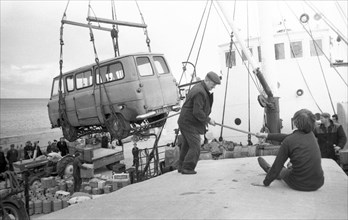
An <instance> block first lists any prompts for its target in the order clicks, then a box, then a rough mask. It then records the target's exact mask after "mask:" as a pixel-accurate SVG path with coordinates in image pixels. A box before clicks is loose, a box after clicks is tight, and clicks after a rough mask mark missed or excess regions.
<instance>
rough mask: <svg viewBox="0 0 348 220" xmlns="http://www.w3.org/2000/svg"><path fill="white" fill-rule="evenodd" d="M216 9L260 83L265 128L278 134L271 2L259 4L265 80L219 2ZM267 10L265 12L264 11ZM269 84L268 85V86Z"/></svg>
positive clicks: (278, 121) (279, 125)
mask: <svg viewBox="0 0 348 220" xmlns="http://www.w3.org/2000/svg"><path fill="white" fill-rule="evenodd" d="M216 3H217V6H218V8H219V9H220V11H221V13H222V15H223V17H224V19H225V20H226V21H227V23H228V25H229V27H230V28H231V30H232V31H233V34H234V36H235V37H236V39H237V43H238V44H239V45H240V47H241V49H242V51H243V52H244V54H245V56H246V58H247V59H248V61H249V64H250V65H251V67H252V69H253V73H254V74H255V75H256V77H257V78H258V80H259V81H260V83H261V85H262V87H263V89H264V91H265V93H266V95H267V98H266V100H267V104H266V105H265V106H264V108H265V114H266V118H265V120H266V126H267V128H268V130H269V132H270V133H280V128H281V123H280V118H279V97H274V93H273V92H274V91H276V90H277V79H276V74H275V71H274V68H273V67H274V63H273V62H274V57H275V56H274V46H273V31H272V18H271V16H270V14H271V13H270V10H269V8H267V7H270V6H271V5H270V4H272V2H267V1H266V2H265V1H263V2H259V3H258V4H259V5H258V6H259V11H262V12H259V16H260V18H259V23H260V33H261V36H260V46H261V51H262V72H264V73H266V74H267V78H264V76H263V74H262V73H261V70H260V68H259V67H258V66H257V64H256V62H255V60H254V59H253V57H252V55H251V53H250V51H249V50H248V49H247V48H246V46H245V44H244V39H243V38H241V36H240V34H239V31H238V29H237V27H236V26H235V24H234V22H233V21H232V20H231V19H229V17H228V16H227V15H228V13H227V11H226V10H225V8H224V7H223V6H222V5H221V3H220V2H219V1H216ZM264 9H267V10H264ZM269 82H270V84H269Z"/></svg>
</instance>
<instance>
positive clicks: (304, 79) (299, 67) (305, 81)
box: [278, 7, 323, 112]
mask: <svg viewBox="0 0 348 220" xmlns="http://www.w3.org/2000/svg"><path fill="white" fill-rule="evenodd" d="M278 9H279V12H280V10H281V9H280V8H279V7H278ZM280 15H281V16H282V20H283V22H282V23H283V26H284V29H285V32H286V35H287V38H288V41H289V44H290V42H291V40H290V35H289V32H288V29H287V27H286V25H285V19H284V17H283V15H282V13H280ZM290 50H291V53H292V55H293V57H294V58H295V61H296V64H297V67H298V69H299V71H300V73H301V76H302V79H303V81H304V83H305V85H306V87H307V90H308V92H309V94H310V95H311V97H312V99H313V101H314V103H315V105H316V106H317V108H318V109H319V111H320V112H323V111H322V110H321V108H320V107H319V105H318V103H317V101H316V99H315V98H314V96H313V93H312V91H311V89H310V88H309V85H308V83H307V80H306V78H305V77H304V74H303V71H302V68H301V66H300V64H299V62H298V59H297V57H296V56H295V53H294V50H293V48H292V46H291V44H290Z"/></svg>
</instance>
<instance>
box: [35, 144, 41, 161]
mask: <svg viewBox="0 0 348 220" xmlns="http://www.w3.org/2000/svg"><path fill="white" fill-rule="evenodd" d="M41 155H42V151H41V149H40V146H39V141H35V142H34V158H37V157H39V156H41Z"/></svg>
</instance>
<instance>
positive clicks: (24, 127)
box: [0, 99, 51, 138]
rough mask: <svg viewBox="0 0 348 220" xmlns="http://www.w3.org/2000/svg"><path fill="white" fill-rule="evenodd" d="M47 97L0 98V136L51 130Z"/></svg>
mask: <svg viewBox="0 0 348 220" xmlns="http://www.w3.org/2000/svg"><path fill="white" fill-rule="evenodd" d="M47 103H48V99H0V110H1V111H0V125H1V130H0V137H1V138H5V137H9V136H17V135H26V134H32V133H38V132H45V131H49V130H51V124H50V122H49V118H48V111H47Z"/></svg>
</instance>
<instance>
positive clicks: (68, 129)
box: [62, 121, 78, 142]
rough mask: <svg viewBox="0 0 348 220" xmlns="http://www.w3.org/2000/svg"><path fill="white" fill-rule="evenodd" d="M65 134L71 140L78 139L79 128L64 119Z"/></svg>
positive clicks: (63, 128)
mask: <svg viewBox="0 0 348 220" xmlns="http://www.w3.org/2000/svg"><path fill="white" fill-rule="evenodd" d="M62 130H63V136H64V138H65V139H67V140H68V141H69V142H73V141H76V140H77V138H78V130H77V129H76V128H75V127H73V126H71V125H70V123H69V122H65V121H63V123H62Z"/></svg>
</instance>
